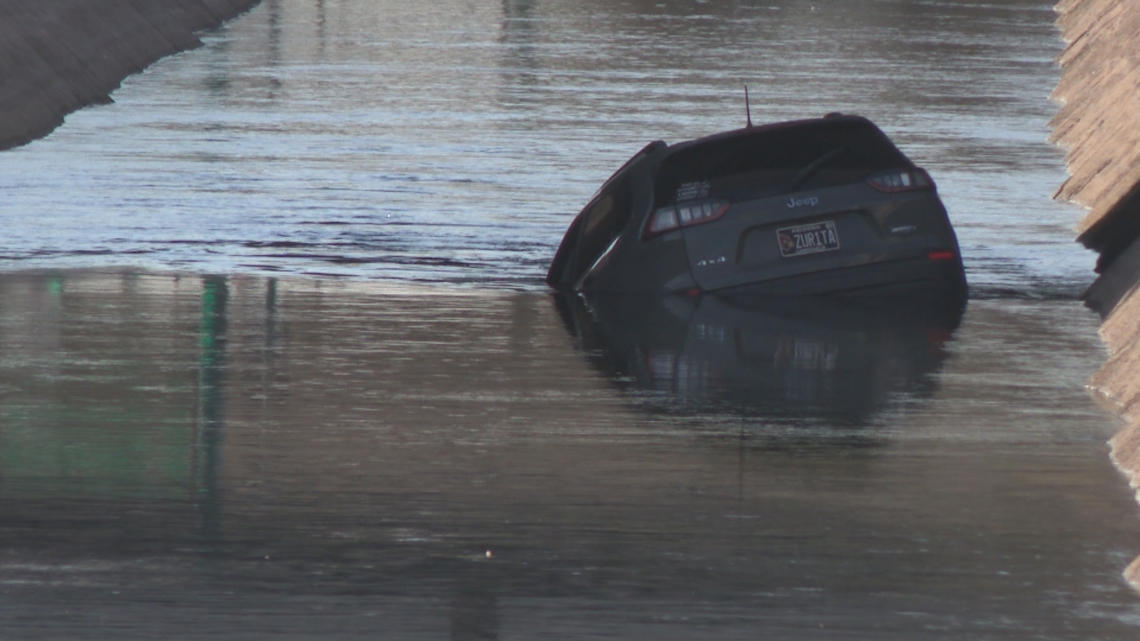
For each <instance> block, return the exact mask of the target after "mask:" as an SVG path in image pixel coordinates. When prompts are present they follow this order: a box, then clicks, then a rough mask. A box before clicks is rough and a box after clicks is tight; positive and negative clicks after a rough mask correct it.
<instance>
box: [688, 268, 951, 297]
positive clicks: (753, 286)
mask: <svg viewBox="0 0 1140 641" xmlns="http://www.w3.org/2000/svg"><path fill="white" fill-rule="evenodd" d="M916 291H919V292H930V293H937V294H939V295H943V296H947V297H952V298H955V299H959V300H962V301H964V300H965V299H966V295H967V288H966V276H965V273H964V271H963V269H962V263H961V262H960V261H959V260H929V259H926V258H914V259H907V260H894V261H887V262H882V263H873V264H870V265H859V266H855V267H844V268H842V269H831V270H827V271H821V272H813V273H810V274H800V275H797V276H789V277H785V278H776V279H767V280H757V281H753V282H751V283H747V284H745V285H735V286H733V287H726V288H722V289H717V290H710V293H717V294H727V295H730V296H733V295H766V296H767V295H775V296H817V295H822V294H841V293H842V294H855V295H862V294H867V295H874V296H879V295H895V294H903V293H909V292H916Z"/></svg>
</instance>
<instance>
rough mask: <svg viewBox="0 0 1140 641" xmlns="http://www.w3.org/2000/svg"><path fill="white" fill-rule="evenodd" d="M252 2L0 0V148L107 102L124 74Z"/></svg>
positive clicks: (194, 40)
mask: <svg viewBox="0 0 1140 641" xmlns="http://www.w3.org/2000/svg"><path fill="white" fill-rule="evenodd" d="M259 1H260V0H0V149H7V148H10V147H15V146H17V145H22V144H24V143H27V142H29V141H32V140H35V139H36V138H39V137H42V136H45V135H47V134H48V133H50V132H51V131H52V130H53V129H55V128H56V127H58V126H59V125H60V124H61V123H62V122H63V118H64V116H66V115H67V114H69V113H71V112H73V111H75V110H76V109H80V108H82V107H84V106H87V105H91V104H99V103H107V102H109V101H110V100H111V98H110V93H111V92H112V91H114V90H115V89H116V88H117V87H118V86H119V83H120V82H122V80H123V78H125V77H127V76H129V75H130V74H132V73H138V72H139V71H142V70H143V69H145V68H146V67H147V66H148V65H150V64H151V63H153V62H154V61H156V60H158V59H159V58H162V57H163V56H167V55H170V54H172V53H176V52H179V51H184V50H186V49H192V48H194V47H197V46H199V45H200V44H201V41H199V40H198V37H197V36H196V35H195V32H198V31H201V30H204V29H209V28H213V27H216V26H218V25H220V24H221V23H222V22H224V21H225V20H227V19H229V18H232V17H234V16H236V15H238V14H240V13H242V12H244V11H246V10H248V9H249V8H251V7H252V6H254V5H255V4H257V3H258V2H259Z"/></svg>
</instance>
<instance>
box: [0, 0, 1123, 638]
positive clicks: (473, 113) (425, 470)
mask: <svg viewBox="0 0 1140 641" xmlns="http://www.w3.org/2000/svg"><path fill="white" fill-rule="evenodd" d="M1053 18H1054V14H1053V13H1052V9H1051V6H1050V4H1049V3H1043V2H1029V1H1024V0H1006V1H999V2H991V3H987V4H974V3H952V2H944V1H933V0H932V1H929V2H904V1H902V0H877V1H876V0H852V1H849V2H842V3H838V2H832V3H823V2H816V3H814V4H813V3H811V2H798V1H791V0H767V1H765V2H751V1H746V0H739V1H736V2H723V3H722V2H699V1H698V2H687V1H686V2H674V1H671V0H666V1H659V2H639V1H634V0H621V1H617V2H614V1H607V2H594V1H590V0H581V1H571V0H546V1H526V0H506V1H504V2H499V3H490V2H484V3H478V2H459V1H451V0H441V1H438V2H431V3H427V4H426V5H423V6H421V5H416V4H409V3H396V2H388V1H370V2H364V1H363V0H356V1H343V2H341V1H338V2H329V1H327V0H265V1H264V2H263V3H262V4H261V5H259V7H258V8H257V9H255V10H254V11H252V12H250V13H249V14H247V15H245V16H243V17H241V18H239V19H237V20H235V21H233V22H232V23H230V24H229V25H228V26H227V27H225V28H224V29H221V30H219V31H217V32H213V33H210V34H207V35H206V36H204V40H205V46H204V47H203V48H201V49H199V50H196V51H193V52H187V53H185V54H181V55H178V56H174V57H172V58H169V59H166V60H164V61H161V62H160V63H158V64H156V65H155V66H153V67H152V68H151V69H149V70H147V71H146V72H145V73H143V74H140V75H138V76H135V77H132V78H130V79H128V80H127V81H126V82H125V83H124V86H123V88H122V89H121V90H119V91H117V92H116V93H115V95H114V98H115V100H116V104H114V105H108V106H101V107H97V108H92V109H87V110H83V111H81V112H79V113H76V114H73V115H72V116H70V117H69V118H68V122H67V124H66V125H65V126H63V127H61V128H60V129H58V130H57V131H56V132H55V133H54V134H52V135H51V136H50V137H48V138H47V139H45V140H41V141H37V142H35V143H33V144H31V145H28V146H26V147H23V148H20V149H17V150H12V151H8V152H4V153H3V154H0V188H2V189H3V193H4V194H5V198H4V201H3V203H0V218H2V219H3V221H4V223H5V230H6V233H5V234H4V236H3V238H0V269H2V270H4V273H3V274H0V505H2V513H3V514H4V518H3V519H0V591H2V592H3V595H4V599H3V600H2V602H0V621H2V626H3V629H4V636H5V637H6V638H14V639H19V638H44V637H59V638H199V637H201V638H205V637H208V638H212V639H216V638H235V639H237V638H241V639H244V638H251V637H258V636H274V637H280V638H318V637H319V638H328V637H334V638H335V637H339V638H355V637H361V638H364V637H367V638H375V637H378V636H379V637H386V638H388V637H394V638H425V639H426V638H454V639H488V638H504V639H507V638H544V639H547V638H555V639H557V638H567V639H570V638H573V639H581V638H598V637H624V638H662V639H668V638H702V639H706V638H707V639H717V638H726V639H728V638H733V639H736V638H756V637H758V636H766V637H773V638H796V639H812V638H819V639H833V638H840V637H844V638H875V639H880V638H882V639H945V638H956V639H957V638H980V639H1082V640H1083V639H1120V638H1129V637H1131V636H1135V629H1136V627H1137V626H1140V601H1138V599H1137V595H1136V593H1135V592H1133V590H1132V589H1131V588H1130V587H1129V586H1128V585H1127V584H1126V583H1125V581H1124V579H1123V578H1122V576H1121V571H1122V570H1123V568H1124V567H1125V566H1126V565H1127V564H1128V563H1129V562H1130V561H1131V560H1132V559H1133V558H1135V557H1136V555H1137V554H1138V553H1140V544H1138V543H1137V542H1138V541H1140V521H1138V519H1137V509H1136V506H1135V504H1134V502H1133V498H1132V495H1131V492H1130V490H1129V489H1128V488H1127V486H1126V483H1125V482H1124V479H1123V478H1122V477H1121V476H1120V475H1119V474H1118V473H1117V472H1116V471H1115V470H1114V469H1113V468H1112V467H1111V465H1110V463H1109V461H1108V457H1107V448H1106V446H1105V445H1104V440H1105V439H1106V438H1107V437H1108V435H1109V434H1110V433H1111V432H1112V431H1113V429H1114V428H1115V423H1114V422H1113V419H1112V418H1111V417H1109V416H1108V415H1107V414H1105V413H1103V412H1102V411H1100V410H1099V409H1097V408H1096V407H1095V406H1094V405H1093V403H1092V402H1091V400H1090V399H1089V398H1088V396H1087V395H1086V394H1085V392H1084V391H1083V389H1082V384H1083V382H1084V380H1085V379H1086V377H1087V376H1088V374H1089V373H1090V372H1091V371H1092V370H1093V369H1095V367H1096V366H1097V365H1098V364H1099V363H1100V361H1101V360H1102V358H1103V355H1102V351H1101V348H1100V346H1099V342H1098V340H1097V338H1096V335H1095V330H1096V319H1095V317H1093V316H1092V315H1091V314H1090V313H1088V312H1087V311H1086V310H1084V309H1083V308H1082V307H1081V306H1080V304H1079V303H1078V302H1077V301H1076V296H1077V294H1078V293H1079V292H1080V290H1081V289H1082V288H1083V287H1084V286H1085V285H1086V284H1087V283H1088V282H1089V281H1090V280H1091V264H1092V257H1091V256H1090V255H1088V254H1087V253H1085V252H1083V251H1082V250H1080V249H1079V248H1078V247H1077V246H1076V245H1075V244H1074V243H1072V242H1071V231H1070V228H1071V226H1072V225H1073V224H1074V223H1075V221H1076V220H1077V218H1079V216H1080V212H1079V211H1076V210H1074V209H1072V208H1070V207H1067V206H1064V205H1061V204H1058V203H1055V202H1053V201H1051V200H1050V199H1049V194H1051V193H1052V191H1053V190H1054V189H1055V188H1056V187H1057V186H1058V185H1059V184H1060V183H1061V182H1062V181H1063V180H1064V178H1065V172H1064V167H1063V164H1062V159H1061V153H1060V152H1059V151H1058V150H1056V149H1054V148H1052V147H1051V146H1049V145H1048V143H1047V142H1046V141H1045V136H1046V134H1047V129H1046V122H1047V120H1048V118H1049V117H1050V116H1051V115H1052V113H1053V111H1054V106H1053V105H1051V104H1049V103H1048V101H1047V96H1048V92H1049V90H1050V89H1051V87H1052V86H1053V85H1054V83H1055V81H1056V74H1057V70H1056V68H1055V66H1054V64H1053V58H1054V56H1055V55H1056V53H1057V52H1058V51H1059V49H1060V42H1059V41H1058V40H1057V34H1056V31H1055V29H1054V27H1053V25H1052V22H1053ZM745 83H747V84H748V85H749V87H750V90H751V93H752V98H753V102H752V113H753V118H754V120H756V121H757V122H765V121H770V120H780V119H787V118H797V117H801V116H815V115H820V114H823V113H826V112H830V111H843V112H850V113H861V114H864V115H867V116H869V117H871V118H872V119H874V120H875V121H876V122H878V123H879V124H880V125H881V126H882V127H883V128H884V129H885V130H886V131H887V133H888V134H890V135H891V136H892V137H893V138H894V139H895V140H896V142H897V143H898V144H899V145H900V147H901V148H902V149H903V150H904V151H905V152H907V153H908V154H909V155H911V156H912V157H913V158H914V159H915V160H916V161H918V162H919V163H920V164H922V165H924V166H926V167H927V168H928V169H929V170H930V171H931V173H932V174H933V176H934V178H935V180H936V181H937V182H938V184H939V187H940V190H941V193H942V196H943V199H944V200H945V202H946V204H947V207H948V209H949V210H950V215H951V218H952V219H953V221H954V223H955V225H956V227H957V230H958V233H959V237H960V240H961V244H962V249H963V254H964V256H965V260H966V266H967V270H968V275H969V278H970V281H971V285H972V293H973V295H974V299H973V300H972V301H971V302H970V305H969V307H968V308H967V309H966V310H965V313H964V315H962V314H961V312H960V311H957V312H956V311H954V310H950V311H949V312H947V311H946V310H937V309H931V308H928V307H926V306H924V305H922V304H919V305H914V304H896V303H897V301H896V302H894V303H891V304H889V305H886V306H875V305H861V306H854V307H852V306H850V305H843V304H837V303H835V302H834V301H777V300H768V301H761V302H759V303H758V304H755V305H743V306H742V305H739V304H733V303H730V302H727V301H722V300H717V299H713V298H708V297H706V298H703V299H701V298H698V299H688V298H677V299H670V300H665V301H660V300H649V301H639V300H632V299H629V300H609V301H606V300H594V301H579V300H561V299H558V298H555V297H553V296H552V295H551V294H550V293H549V292H547V291H546V290H545V289H544V288H543V286H542V277H543V275H544V272H545V268H546V264H547V261H548V260H549V259H550V257H551V256H552V254H553V251H554V248H555V247H556V245H557V243H558V241H559V240H560V238H561V235H562V233H563V231H564V229H565V227H566V225H567V224H568V223H569V220H570V219H571V217H572V216H573V215H574V213H575V212H576V211H577V209H578V208H579V207H580V206H581V205H582V204H583V203H585V201H586V200H587V199H588V198H589V197H590V195H591V194H592V193H593V191H594V190H595V189H596V188H597V186H598V185H599V184H600V183H601V181H602V180H604V179H605V177H606V176H607V175H608V174H609V173H610V172H611V171H612V170H613V169H615V168H616V167H617V166H618V165H620V164H621V163H622V162H623V161H624V160H625V159H626V157H628V155H630V154H631V153H633V152H634V151H636V150H637V149H639V148H641V147H642V146H643V145H644V144H645V143H646V142H648V141H649V140H653V139H657V138H662V139H665V140H668V141H678V140H683V139H686V138H691V137H694V136H700V135H704V134H709V133H714V132H717V131H721V130H724V129H729V128H734V127H738V126H740V125H742V124H743V114H744V109H743V103H742V94H743V91H742V85H743V84H745ZM27 270H32V271H27Z"/></svg>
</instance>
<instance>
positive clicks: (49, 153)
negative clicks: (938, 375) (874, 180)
mask: <svg viewBox="0 0 1140 641" xmlns="http://www.w3.org/2000/svg"><path fill="white" fill-rule="evenodd" d="M1054 17H1055V16H1054V13H1053V11H1052V8H1051V4H1050V3H1048V2H1038V1H1028V0H1003V1H1001V2H995V3H988V4H975V3H956V2H943V1H927V2H911V1H909V0H905V1H904V0H853V1H847V2H823V3H820V2H816V3H810V2H801V1H796V0H766V1H765V2H752V1H748V0H737V1H733V2H689V1H684V2H676V1H671V2H642V1H635V0H622V1H619V2H610V1H607V2H594V1H590V0H580V1H579V0H547V1H543V2H539V1H537V0H504V1H503V2H475V3H473V2H459V1H452V0H448V1H441V2H432V3H430V5H427V6H421V5H420V4H408V3H403V2H391V1H368V2H365V1H355V2H326V1H324V0H265V2H263V3H262V4H261V5H260V6H259V7H258V8H257V9H255V10H254V11H252V12H251V13H249V14H248V15H246V16H244V17H242V18H240V19H238V20H236V21H234V22H232V23H231V24H230V25H229V26H227V27H225V28H224V29H222V30H220V31H218V32H215V33H212V34H207V35H206V36H205V38H204V39H205V42H206V46H205V48H203V49H201V50H197V51H193V52H188V53H185V54H181V55H178V56H174V57H172V58H169V59H166V60H163V61H161V62H159V63H158V64H156V65H155V66H154V67H152V68H151V69H149V70H148V71H146V72H145V73H143V74H141V75H138V76H135V77H132V78H129V79H127V81H126V82H125V83H124V87H123V88H122V89H121V90H119V91H117V92H115V94H114V99H115V101H116V102H117V104H115V105H110V106H103V107H97V108H91V109H87V110H84V111H82V112H79V113H77V114H73V115H72V116H69V118H68V123H67V125H66V126H64V127H63V128H61V129H59V130H58V131H57V132H56V133H55V134H53V135H52V136H51V137H50V138H49V139H47V140H45V141H41V142H37V143H35V144H32V145H29V146H27V147H25V148H22V149H19V150H15V151H13V152H10V153H5V154H4V155H2V156H0V188H2V189H3V191H4V193H5V202H4V203H3V204H2V205H0V215H2V216H4V219H5V222H6V225H5V227H6V230H7V233H6V234H5V236H4V238H3V239H0V259H2V262H0V266H6V267H7V268H9V269H12V268H25V267H43V266H92V265H93V266H101V265H107V264H130V265H136V266H144V267H149V268H162V269H166V268H171V267H174V268H178V269H192V270H204V271H211V272H220V273H226V272H231V271H239V272H243V273H261V274H268V273H282V272H284V273H292V274H312V275H326V274H334V275H343V276H350V277H364V278H370V279H377V278H383V279H395V280H400V281H407V280H415V281H446V282H452V283H466V284H470V283H478V284H483V285H491V286H507V287H511V288H516V289H518V288H521V289H532V288H536V287H540V286H541V280H542V276H543V275H544V273H545V268H546V265H547V263H548V261H549V259H550V256H551V255H552V254H553V251H554V248H555V247H556V246H557V243H558V241H559V240H560V238H561V235H562V232H563V231H564V230H565V228H566V226H567V224H568V223H569V220H570V218H571V217H572V216H573V214H574V213H576V212H577V210H578V209H579V208H580V207H581V206H582V205H583V204H585V202H586V201H587V200H588V199H589V197H590V195H591V194H592V193H593V191H594V190H595V189H596V188H597V187H598V186H599V185H600V184H601V182H602V181H603V180H604V179H605V178H606V177H607V176H608V175H609V174H610V173H611V172H612V171H613V170H615V169H616V168H617V167H618V166H619V165H620V164H621V163H622V162H624V161H625V160H626V159H627V158H628V157H629V156H630V155H632V154H633V153H634V152H635V151H637V150H638V149H640V148H641V147H643V146H644V145H645V144H646V143H647V142H648V141H651V140H655V139H664V140H666V141H669V142H678V141H681V140H684V139H688V138H692V137H696V136H703V135H708V134H712V133H716V132H719V131H723V130H726V129H732V128H737V127H741V126H743V125H744V111H745V110H744V102H743V93H744V92H743V85H745V84H747V85H748V86H749V87H750V90H751V96H752V114H753V119H754V121H756V122H758V123H760V122H769V121H775V120H784V119H789V118H800V117H806V116H820V115H823V114H825V113H828V112H832V111H842V112H847V113H859V114H863V115H866V116H868V117H870V118H871V119H873V120H874V121H876V122H877V123H878V124H879V125H880V126H882V127H883V129H884V130H885V131H886V132H887V133H888V134H889V135H890V136H892V137H893V138H894V139H895V141H896V142H897V143H898V144H899V146H900V147H901V148H902V149H903V150H904V151H905V152H906V153H908V154H909V155H911V156H912V157H913V158H914V159H915V160H916V161H917V162H918V163H919V164H921V165H924V166H926V167H927V168H928V169H929V170H930V172H931V173H932V174H933V176H934V178H935V180H936V181H937V183H938V184H939V187H940V188H941V192H942V195H943V198H944V200H945V201H946V204H947V207H948V209H949V210H950V215H951V218H952V220H953V221H954V223H955V225H956V227H957V229H958V232H959V235H960V239H961V241H962V248H963V253H964V255H965V258H966V267H967V270H968V272H969V277H970V280H971V282H972V284H973V286H974V288H975V290H974V291H975V293H976V294H977V295H987V296H992V295H1009V294H1010V293H1013V294H1016V295H1028V296H1033V297H1042V296H1048V297H1055V296H1059V295H1062V296H1073V295H1075V294H1076V293H1078V292H1079V291H1080V289H1081V288H1082V287H1083V286H1084V285H1086V284H1087V283H1088V282H1090V281H1091V276H1090V274H1091V266H1092V259H1093V256H1092V255H1090V254H1088V253H1087V252H1084V251H1083V250H1081V249H1079V248H1078V247H1077V246H1076V245H1075V244H1074V243H1072V242H1070V240H1071V236H1072V234H1071V228H1072V226H1073V225H1074V224H1075V222H1076V221H1077V220H1078V219H1079V217H1080V215H1081V213H1080V212H1079V211H1078V210H1076V209H1074V208H1071V207H1068V206H1065V205H1061V204H1058V203H1055V202H1053V201H1051V200H1050V198H1049V195H1050V194H1052V193H1053V191H1054V190H1056V188H1057V187H1058V186H1059V185H1060V184H1061V183H1062V182H1063V181H1064V179H1065V177H1066V174H1065V169H1064V165H1063V160H1062V154H1061V152H1060V150H1057V149H1055V148H1053V147H1051V146H1050V145H1049V144H1048V143H1047V142H1046V140H1045V139H1046V136H1047V134H1048V130H1047V121H1048V119H1049V118H1050V117H1051V116H1052V114H1053V112H1054V110H1055V106H1054V105H1053V104H1051V103H1050V102H1049V101H1048V95H1049V92H1050V90H1051V89H1052V87H1053V86H1054V85H1055V83H1056V80H1057V75H1058V69H1057V68H1056V65H1055V64H1054V63H1053V59H1054V57H1055V56H1056V55H1057V54H1058V53H1059V51H1060V47H1061V42H1060V40H1059V38H1058V32H1057V31H1056V29H1055V28H1054V26H1053V20H1054Z"/></svg>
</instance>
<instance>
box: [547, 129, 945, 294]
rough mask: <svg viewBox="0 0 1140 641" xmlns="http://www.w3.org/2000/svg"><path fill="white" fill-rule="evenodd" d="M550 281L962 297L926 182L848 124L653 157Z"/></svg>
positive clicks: (570, 233)
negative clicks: (907, 291) (917, 291)
mask: <svg viewBox="0 0 1140 641" xmlns="http://www.w3.org/2000/svg"><path fill="white" fill-rule="evenodd" d="M546 280H547V283H548V284H550V285H551V286H552V287H554V288H555V289H558V290H562V291H579V292H586V293H603V292H604V293H653V294H665V293H678V292H690V291H705V292H749V293H771V294H795V295H799V294H818V293H828V292H837V291H857V290H865V289H869V288H875V289H881V288H884V287H886V288H892V287H898V286H903V287H907V288H913V287H916V286H917V287H919V288H923V289H926V288H929V287H930V286H932V285H937V286H942V287H943V288H944V290H945V292H946V293H947V294H948V296H949V297H952V298H960V299H964V298H965V293H966V281H965V276H964V272H963V269H962V260H961V257H960V255H959V252H958V242H957V239H956V238H955V235H954V231H953V229H952V228H951V226H950V221H949V218H948V217H947V215H946V210H945V208H944V207H943V206H942V202H941V201H940V200H939V198H938V194H937V193H936V191H935V186H934V182H933V181H932V180H931V179H930V176H929V175H927V173H926V172H925V171H924V170H922V169H920V168H919V167H917V166H915V164H914V163H913V162H911V160H910V159H909V158H907V157H906V156H905V155H903V153H902V152H900V151H899V150H898V149H897V148H896V147H895V146H894V144H892V143H891V141H890V140H889V139H888V138H887V136H886V135H885V134H883V132H882V131H880V130H879V128H878V127H876V126H875V125H874V124H873V123H871V121H869V120H867V119H866V118H861V117H858V116H843V115H839V114H834V115H830V116H827V117H824V118H817V119H812V120H800V121H795V122H785V123H776V124H772V125H766V126H762V127H750V128H747V129H740V130H737V131H730V132H726V133H722V134H718V135H715V136H710V137H708V138H702V139H698V140H692V141H688V142H683V143H679V144H675V145H666V144H665V143H664V142H660V141H658V142H654V143H652V144H650V145H649V146H647V147H645V149H643V150H641V152H639V153H638V154H637V155H635V156H634V157H633V158H631V159H630V160H629V161H628V162H627V163H626V164H625V165H624V166H623V167H622V168H621V169H619V170H618V171H617V173H615V174H614V175H613V176H612V177H610V179H609V180H607V181H606V183H605V184H604V185H602V188H601V189H600V190H599V191H598V194H597V195H596V196H595V197H594V198H593V199H592V200H591V201H590V203H589V204H587V205H586V207H585V209H583V210H582V212H581V213H579V214H578V216H577V217H576V218H575V219H574V221H573V222H572V223H571V225H570V228H569V230H567V232H566V235H565V237H564V238H563V240H562V244H561V246H560V247H559V248H558V252H557V253H556V254H555V257H554V260H553V261H552V263H551V265H550V269H549V271H548V273H547V277H546Z"/></svg>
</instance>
